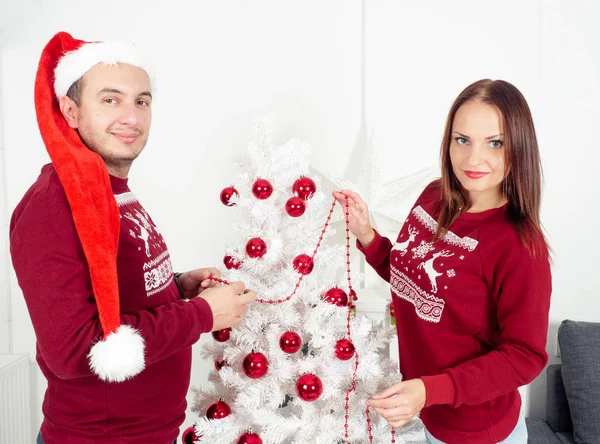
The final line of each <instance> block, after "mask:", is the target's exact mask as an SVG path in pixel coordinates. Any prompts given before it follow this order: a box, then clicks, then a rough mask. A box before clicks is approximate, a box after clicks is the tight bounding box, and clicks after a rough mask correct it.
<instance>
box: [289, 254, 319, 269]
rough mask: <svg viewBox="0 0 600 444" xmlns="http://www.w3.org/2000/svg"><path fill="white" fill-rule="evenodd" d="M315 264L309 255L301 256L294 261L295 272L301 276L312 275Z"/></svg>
mask: <svg viewBox="0 0 600 444" xmlns="http://www.w3.org/2000/svg"><path fill="white" fill-rule="evenodd" d="M314 267H315V263H314V261H313V260H312V258H311V257H310V256H309V255H308V254H300V255H298V256H296V258H295V259H294V270H296V271H297V272H298V273H300V274H310V272H311V271H313V268H314Z"/></svg>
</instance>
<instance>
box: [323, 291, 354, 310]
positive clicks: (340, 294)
mask: <svg viewBox="0 0 600 444" xmlns="http://www.w3.org/2000/svg"><path fill="white" fill-rule="evenodd" d="M323 299H325V301H327V302H329V303H330V304H333V305H337V306H338V307H346V306H347V305H348V295H347V294H346V292H345V291H344V290H342V289H341V288H338V287H333V288H330V289H329V290H327V291H326V292H325V297H324V298H323Z"/></svg>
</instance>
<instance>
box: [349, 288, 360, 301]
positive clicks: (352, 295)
mask: <svg viewBox="0 0 600 444" xmlns="http://www.w3.org/2000/svg"><path fill="white" fill-rule="evenodd" d="M350 300H351V301H358V296H357V295H356V292H355V291H354V289H352V290H350Z"/></svg>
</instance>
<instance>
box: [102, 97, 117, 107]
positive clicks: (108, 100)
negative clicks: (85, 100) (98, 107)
mask: <svg viewBox="0 0 600 444" xmlns="http://www.w3.org/2000/svg"><path fill="white" fill-rule="evenodd" d="M104 103H108V104H111V105H112V104H113V103H116V100H115V99H111V98H110V97H107V98H106V99H104Z"/></svg>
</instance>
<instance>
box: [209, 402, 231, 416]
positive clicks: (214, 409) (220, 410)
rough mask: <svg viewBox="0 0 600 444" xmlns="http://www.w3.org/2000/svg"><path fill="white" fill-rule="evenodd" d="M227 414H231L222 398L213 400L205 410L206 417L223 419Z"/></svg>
mask: <svg viewBox="0 0 600 444" xmlns="http://www.w3.org/2000/svg"><path fill="white" fill-rule="evenodd" d="M229 415H231V408H230V407H229V405H228V404H227V403H226V402H225V401H223V400H222V399H221V400H219V401H217V402H213V403H212V404H211V405H209V406H208V410H206V416H207V418H208V419H223V418H226V417H227V416H229Z"/></svg>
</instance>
